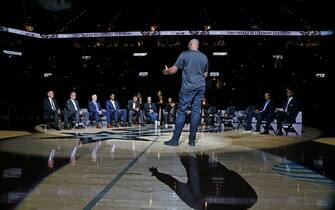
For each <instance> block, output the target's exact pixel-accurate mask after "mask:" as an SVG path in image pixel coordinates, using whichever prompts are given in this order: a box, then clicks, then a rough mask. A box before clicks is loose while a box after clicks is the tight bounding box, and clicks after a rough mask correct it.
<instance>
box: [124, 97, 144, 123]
mask: <svg viewBox="0 0 335 210" xmlns="http://www.w3.org/2000/svg"><path fill="white" fill-rule="evenodd" d="M137 99H138V98H137V95H134V96H133V100H129V101H128V106H127V108H128V117H129V119H128V120H129V121H128V122H129V126H131V125H132V123H133V116H136V117H139V123H140V124H141V125H142V126H143V125H144V119H143V112H142V110H141V106H140V103H139V101H138V100H137Z"/></svg>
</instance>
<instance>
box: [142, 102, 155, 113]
mask: <svg viewBox="0 0 335 210" xmlns="http://www.w3.org/2000/svg"><path fill="white" fill-rule="evenodd" d="M150 105H151V107H150ZM150 105H149V103H145V104H144V110H145V112H149V110H150V109H152V110H154V112H157V107H156V104H155V103H150Z"/></svg>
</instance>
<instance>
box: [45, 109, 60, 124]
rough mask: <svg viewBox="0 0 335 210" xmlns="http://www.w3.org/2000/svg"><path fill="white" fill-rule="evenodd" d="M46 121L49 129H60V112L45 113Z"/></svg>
mask: <svg viewBox="0 0 335 210" xmlns="http://www.w3.org/2000/svg"><path fill="white" fill-rule="evenodd" d="M44 120H45V122H46V124H47V125H46V126H47V127H54V128H59V127H60V126H59V115H58V110H56V111H50V112H44Z"/></svg>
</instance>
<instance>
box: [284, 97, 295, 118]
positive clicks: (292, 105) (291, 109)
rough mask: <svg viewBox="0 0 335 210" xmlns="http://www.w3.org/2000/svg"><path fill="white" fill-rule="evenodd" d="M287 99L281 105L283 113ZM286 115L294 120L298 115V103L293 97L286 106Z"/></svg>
mask: <svg viewBox="0 0 335 210" xmlns="http://www.w3.org/2000/svg"><path fill="white" fill-rule="evenodd" d="M287 102H288V99H287V100H286V101H285V103H284V104H283V110H284V112H285V109H286V106H287ZM287 113H288V115H289V117H290V118H291V119H295V118H296V117H297V115H298V113H299V103H298V100H297V99H296V98H295V97H293V98H292V100H291V101H290V103H289V104H288V107H287Z"/></svg>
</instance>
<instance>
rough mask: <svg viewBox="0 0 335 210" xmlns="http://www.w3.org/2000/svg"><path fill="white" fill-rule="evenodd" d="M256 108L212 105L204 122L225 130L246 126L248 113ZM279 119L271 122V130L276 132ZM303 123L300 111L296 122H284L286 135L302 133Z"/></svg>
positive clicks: (206, 112) (254, 120)
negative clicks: (217, 107)
mask: <svg viewBox="0 0 335 210" xmlns="http://www.w3.org/2000/svg"><path fill="white" fill-rule="evenodd" d="M254 110H255V107H254V106H249V107H247V108H246V110H240V111H235V106H229V107H227V109H226V110H217V109H216V107H215V106H210V107H209V108H208V109H207V111H205V115H204V122H205V124H206V125H218V126H223V127H224V130H225V131H226V130H232V129H235V128H236V129H240V128H241V127H242V128H246V125H247V116H248V113H250V112H253V111H254ZM252 122H253V124H255V123H256V119H253V121H252ZM265 123H266V122H265V121H263V122H262V124H261V125H262V128H263V129H264V126H265ZM276 125H277V121H276V120H275V119H274V121H273V122H272V123H271V125H270V128H269V130H272V131H273V132H275V131H276V130H275V129H274V127H276ZM301 125H302V112H301V111H300V112H299V113H298V115H297V117H296V120H295V122H284V123H283V130H284V132H285V134H286V135H288V134H289V133H294V134H295V135H296V136H300V135H301V127H302V126H301Z"/></svg>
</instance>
